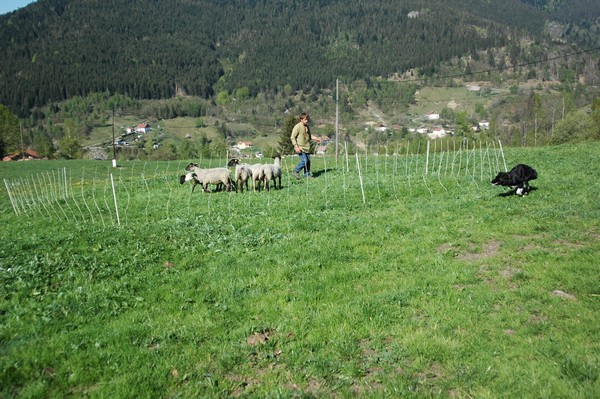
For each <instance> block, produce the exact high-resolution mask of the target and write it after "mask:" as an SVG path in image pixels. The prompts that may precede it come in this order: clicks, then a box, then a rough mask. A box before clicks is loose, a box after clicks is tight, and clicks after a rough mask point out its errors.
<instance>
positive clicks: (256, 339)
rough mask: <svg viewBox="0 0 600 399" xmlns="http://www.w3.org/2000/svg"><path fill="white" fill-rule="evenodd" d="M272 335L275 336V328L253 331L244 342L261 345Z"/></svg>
mask: <svg viewBox="0 0 600 399" xmlns="http://www.w3.org/2000/svg"><path fill="white" fill-rule="evenodd" d="M273 336H275V330H265V331H260V332H255V333H253V334H252V335H250V336H249V337H248V338H247V339H246V343H247V344H248V345H250V346H256V345H263V344H266V343H267V341H268V340H269V339H271V338H272V337H273Z"/></svg>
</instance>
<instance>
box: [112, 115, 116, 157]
mask: <svg viewBox="0 0 600 399" xmlns="http://www.w3.org/2000/svg"><path fill="white" fill-rule="evenodd" d="M112 134H113V143H112V144H113V160H112V166H113V168H116V167H117V148H116V145H115V109H114V108H113V109H112Z"/></svg>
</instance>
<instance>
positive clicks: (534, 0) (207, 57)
mask: <svg viewBox="0 0 600 399" xmlns="http://www.w3.org/2000/svg"><path fill="white" fill-rule="evenodd" d="M599 21H600V2H597V1H591V0H570V1H569V0H545V1H544V0H506V1H502V2H493V1H477V0H427V1H425V0H408V1H397V0H381V1H379V2H365V1H363V0H347V1H339V0H289V1H280V0H229V1H220V0H133V1H131V0H127V1H126V0H38V1H36V2H34V3H32V4H30V5H29V6H27V7H25V8H23V9H20V10H17V11H16V12H13V13H9V14H6V15H3V16H0V54H2V57H1V59H0V104H1V105H2V106H3V108H2V109H1V110H2V114H3V115H8V114H11V113H14V115H15V116H16V117H19V118H21V124H23V123H26V124H28V127H29V128H30V129H32V128H35V129H37V130H38V131H39V132H40V134H39V135H36V137H38V136H39V137H41V138H39V137H38V138H37V141H38V142H39V141H41V142H43V143H42V144H39V143H38V147H44V148H51V147H52V145H51V143H52V142H53V143H54V144H55V145H56V141H57V140H58V139H63V136H65V135H68V136H70V133H76V134H77V135H84V136H85V135H86V134H89V132H90V130H91V129H92V127H93V125H94V124H97V123H98V121H99V120H100V121H102V119H103V118H106V112H107V110H110V109H111V108H112V109H114V108H115V107H117V108H119V109H121V110H123V109H130V110H133V111H135V112H146V114H148V113H150V114H152V115H153V116H154V117H155V118H159V119H160V118H169V117H176V116H194V117H196V116H204V115H208V114H210V115H216V114H218V113H219V112H223V106H226V105H230V104H234V105H235V106H234V107H233V108H235V107H238V108H239V102H238V103H237V104H235V103H232V101H235V100H241V99H249V100H248V101H254V106H253V108H248V109H249V110H250V111H251V113H252V114H268V113H272V111H273V109H274V105H267V106H265V103H266V104H269V103H271V104H276V103H277V104H279V103H281V105H277V107H281V108H282V109H288V108H291V107H292V106H293V105H294V103H295V102H297V101H298V98H296V97H294V96H296V94H297V93H304V94H305V95H306V96H307V97H306V98H305V97H302V98H301V99H300V100H301V101H311V102H313V103H315V104H316V103H318V104H320V105H319V106H322V107H323V108H324V109H325V108H329V110H328V111H331V106H332V103H331V95H332V91H331V90H332V88H333V86H334V85H335V82H336V80H338V79H339V80H341V81H343V82H346V83H347V84H348V85H355V84H357V85H359V86H353V87H361V88H360V89H352V90H343V91H342V94H341V95H342V103H341V112H342V113H346V114H347V115H350V114H353V113H355V112H356V110H357V109H358V107H361V106H364V105H366V104H368V103H369V102H370V101H374V100H376V101H377V103H378V104H377V105H378V106H379V107H381V108H383V109H384V110H387V111H390V112H395V113H397V112H399V110H400V111H402V110H406V109H407V106H408V104H409V103H410V102H411V101H414V93H415V90H416V85H411V84H410V82H411V81H413V80H417V79H418V80H419V84H429V83H431V84H436V85H442V84H449V85H452V84H454V83H455V82H453V80H452V79H444V77H448V76H460V77H462V78H464V79H469V77H470V76H472V74H473V73H474V72H477V71H485V70H488V71H499V73H502V71H506V72H507V73H510V74H514V73H517V74H518V76H520V78H522V79H528V78H537V79H540V80H542V81H551V80H556V81H558V82H561V83H568V90H569V91H570V94H569V96H568V97H569V99H570V100H569V103H571V104H573V107H576V106H579V105H581V103H585V102H586V101H587V102H588V103H590V102H591V100H590V98H589V97H590V95H591V94H590V93H589V92H587V93H586V91H585V90H584V89H583V88H582V87H577V79H578V77H579V79H580V80H581V79H584V80H585V81H586V84H590V83H594V82H595V84H597V83H598V82H597V78H598V76H597V72H598V69H599V66H598V61H597V60H598V57H597V54H594V52H596V53H597V50H598V43H600V28H599V26H600V24H599ZM565 54H570V55H572V56H569V57H566V56H565ZM544 59H546V60H552V61H551V62H548V63H545V64H541V65H537V64H536V63H537V62H539V61H540V60H544ZM517 67H518V69H517ZM498 75H499V74H498V73H496V74H490V73H487V74H486V75H485V76H481V77H482V78H484V79H502V78H500V77H499V76H498ZM474 77H477V78H479V77H480V76H474ZM513 77H514V76H513ZM386 79H388V80H389V79H392V80H404V81H407V85H405V86H403V87H402V88H398V87H397V88H396V89H395V90H393V91H391V90H389V88H387V86H386V85H383V86H381V85H380V83H377V82H381V81H382V80H386ZM427 79H431V81H429V83H427V82H428V81H427ZM594 79H596V80H594ZM373 82H375V83H373ZM345 87H350V86H345ZM185 96H188V97H193V98H196V99H197V101H191V102H190V101H185V102H183V103H182V102H180V101H179V102H175V103H173V102H171V103H170V104H169V103H168V99H173V98H176V97H185ZM592 97H593V96H592ZM70 99H71V100H72V101H70V102H67V103H62V104H61V102H64V101H69V100H70ZM77 99H79V100H77ZM143 100H154V101H162V100H166V101H167V103H161V102H158V103H154V105H151V106H148V105H143V104H141V103H139V101H143ZM74 104H76V105H74ZM161 104H162V105H161ZM499 106H502V104H499ZM149 107H150V108H153V109H149ZM230 108H231V107H230ZM141 109H143V111H142V110H141ZM234 111H235V110H234ZM237 111H238V112H239V111H240V110H239V109H237ZM103 113H104V114H103ZM57 115H60V117H57ZM66 119H67V120H68V121H69V123H70V125H69V124H67V125H66V126H65V123H64V122H65V120H66ZM255 119H260V118H258V117H256V118H255ZM9 122H10V123H8V125H10V126H12V127H13V130H14V126H15V119H10V121H9ZM273 122H275V123H282V122H283V121H281V120H279V121H277V120H275V121H268V122H265V123H268V124H272V123H273ZM42 133H43V134H42ZM228 134H229V136H231V135H232V134H231V133H225V134H224V135H225V136H226V137H227V135H228ZM13 136H14V134H13V135H12V136H11V137H13ZM9 141H10V140H9ZM13 141H14V140H13ZM32 141H33V139H32ZM0 144H1V143H0ZM3 147H7V146H6V145H3ZM48 151H50V150H48Z"/></svg>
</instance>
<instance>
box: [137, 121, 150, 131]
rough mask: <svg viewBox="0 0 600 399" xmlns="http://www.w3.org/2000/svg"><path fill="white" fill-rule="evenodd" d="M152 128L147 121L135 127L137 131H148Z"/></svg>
mask: <svg viewBox="0 0 600 399" xmlns="http://www.w3.org/2000/svg"><path fill="white" fill-rule="evenodd" d="M150 130H152V128H151V127H150V125H149V124H148V123H147V122H144V123H140V124H139V125H137V126H136V127H135V131H136V133H148V132H149V131H150Z"/></svg>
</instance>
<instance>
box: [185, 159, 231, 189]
mask: <svg viewBox="0 0 600 399" xmlns="http://www.w3.org/2000/svg"><path fill="white" fill-rule="evenodd" d="M185 170H186V171H188V172H192V173H193V174H195V175H196V176H195V177H194V178H195V179H197V180H198V182H199V183H200V184H202V190H203V191H204V192H211V190H210V189H209V188H208V185H209V184H219V183H222V184H223V185H224V186H225V187H226V189H227V191H231V188H232V186H233V184H232V180H231V171H230V170H229V169H227V168H211V169H201V168H200V167H198V164H195V163H190V164H189V165H188V166H186V167H185Z"/></svg>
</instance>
